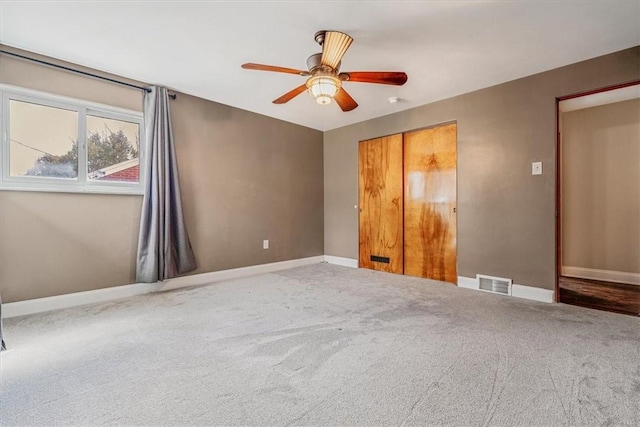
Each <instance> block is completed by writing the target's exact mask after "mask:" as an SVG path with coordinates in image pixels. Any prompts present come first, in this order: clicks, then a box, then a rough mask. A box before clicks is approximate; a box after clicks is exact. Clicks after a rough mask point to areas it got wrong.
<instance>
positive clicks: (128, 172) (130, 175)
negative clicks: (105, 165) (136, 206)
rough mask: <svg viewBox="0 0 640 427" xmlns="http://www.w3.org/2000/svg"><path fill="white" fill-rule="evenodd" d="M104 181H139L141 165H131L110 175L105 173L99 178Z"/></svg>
mask: <svg viewBox="0 0 640 427" xmlns="http://www.w3.org/2000/svg"><path fill="white" fill-rule="evenodd" d="M99 179H100V180H102V181H125V182H138V180H139V179H140V165H135V166H131V167H130V168H127V169H122V170H121V171H118V172H114V173H112V174H109V175H105V176H103V177H102V178H99Z"/></svg>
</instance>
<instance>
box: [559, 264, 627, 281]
mask: <svg viewBox="0 0 640 427" xmlns="http://www.w3.org/2000/svg"><path fill="white" fill-rule="evenodd" d="M562 275H563V276H567V277H577V278H580V279H591V280H602V281H604V282H615V283H626V284H628V285H640V274H639V273H629V272H626V271H612V270H597V269H594V268H583V267H573V266H569V265H563V266H562Z"/></svg>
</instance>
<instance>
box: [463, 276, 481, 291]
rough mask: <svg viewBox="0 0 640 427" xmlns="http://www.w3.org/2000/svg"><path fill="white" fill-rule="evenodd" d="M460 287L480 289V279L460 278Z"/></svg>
mask: <svg viewBox="0 0 640 427" xmlns="http://www.w3.org/2000/svg"><path fill="white" fill-rule="evenodd" d="M458 286H459V287H461V288H466V289H475V290H479V289H480V287H479V286H480V284H479V283H478V279H472V278H471V277H463V276H458Z"/></svg>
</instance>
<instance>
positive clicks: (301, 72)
mask: <svg viewBox="0 0 640 427" xmlns="http://www.w3.org/2000/svg"><path fill="white" fill-rule="evenodd" d="M242 68H244V69H245V70H260V71H275V72H277V73H288V74H297V75H299V76H308V75H309V72H308V71H305V70H296V69H295V68H286V67H276V66H275V65H264V64H253V63H251V62H249V63H247V64H242Z"/></svg>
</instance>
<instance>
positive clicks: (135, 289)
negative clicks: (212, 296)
mask: <svg viewBox="0 0 640 427" xmlns="http://www.w3.org/2000/svg"><path fill="white" fill-rule="evenodd" d="M323 260H324V256H322V255H320V256H315V257H309V258H300V259H293V260H289V261H281V262H273V263H270V264H261V265H252V266H249V267H240V268H233V269H229V270H222V271H213V272H210V273H202V274H194V275H191V276H183V277H176V278H175V279H169V280H165V281H164V282H157V283H134V284H132V285H124V286H114V287H110V288H104V289H96V290H93V291H84V292H74V293H71V294H65V295H56V296H52V297H46V298H36V299H31V300H26V301H18V302H10V303H7V304H2V317H3V318H5V319H8V318H10V317H16V316H25V315H27V314H35V313H42V312H45V311H50V310H59V309H63V308H69V307H76V306H79V305H85V304H93V303H97V302H105V301H110V300H114V299H119V298H126V297H131V296H135V295H142V294H148V293H151V292H158V291H167V290H170V289H178V288H184V287H188V286H197V285H206V284H208V283H213V282H219V281H222V280H229V279H237V278H241V277H247V276H253V275H256V274H264V273H271V272H274V271H280V270H286V269H288V268H294V267H300V266H303V265H310V264H317V263H320V262H322V261H323Z"/></svg>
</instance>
